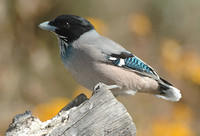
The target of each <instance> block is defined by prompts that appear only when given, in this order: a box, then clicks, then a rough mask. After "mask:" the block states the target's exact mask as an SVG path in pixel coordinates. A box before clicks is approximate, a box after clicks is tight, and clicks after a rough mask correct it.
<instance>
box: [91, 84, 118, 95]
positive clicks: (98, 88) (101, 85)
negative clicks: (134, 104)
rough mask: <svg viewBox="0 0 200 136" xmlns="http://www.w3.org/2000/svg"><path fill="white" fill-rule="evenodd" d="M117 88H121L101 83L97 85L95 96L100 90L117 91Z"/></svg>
mask: <svg viewBox="0 0 200 136" xmlns="http://www.w3.org/2000/svg"><path fill="white" fill-rule="evenodd" d="M116 88H119V86H117V85H106V84H104V83H101V82H100V83H98V84H97V85H95V87H94V91H93V94H94V93H97V92H98V91H99V90H100V89H103V90H111V89H116Z"/></svg>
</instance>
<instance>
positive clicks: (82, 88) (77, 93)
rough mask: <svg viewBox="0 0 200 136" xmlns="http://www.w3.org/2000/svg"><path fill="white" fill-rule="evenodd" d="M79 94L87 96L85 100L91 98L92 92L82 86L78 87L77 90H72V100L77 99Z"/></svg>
mask: <svg viewBox="0 0 200 136" xmlns="http://www.w3.org/2000/svg"><path fill="white" fill-rule="evenodd" d="M81 93H84V94H85V95H86V96H87V98H90V97H91V96H92V91H90V90H88V89H86V88H84V87H82V86H78V87H77V89H75V90H74V93H73V98H75V97H77V96H78V95H80V94H81Z"/></svg>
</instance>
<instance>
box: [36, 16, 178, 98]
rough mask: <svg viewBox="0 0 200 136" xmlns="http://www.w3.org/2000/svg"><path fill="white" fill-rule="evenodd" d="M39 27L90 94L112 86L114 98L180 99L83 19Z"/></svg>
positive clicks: (64, 19) (58, 20) (60, 19)
mask: <svg viewBox="0 0 200 136" xmlns="http://www.w3.org/2000/svg"><path fill="white" fill-rule="evenodd" d="M39 27H40V28H41V29H43V30H47V31H51V32H53V33H54V34H55V35H56V37H57V39H58V43H59V48H60V57H61V59H62V62H63V63H64V66H65V68H66V69H67V70H68V72H69V73H71V75H72V76H73V77H74V78H75V79H76V80H77V81H78V82H79V83H80V84H81V85H82V86H84V87H85V88H87V89H89V90H91V91H94V90H93V89H94V87H95V86H96V85H97V84H98V83H104V84H106V85H108V86H109V85H110V86H113V85H115V87H113V88H112V90H111V91H112V93H113V95H114V96H119V95H134V94H135V93H136V92H141V93H148V94H153V95H155V96H157V97H159V98H163V99H165V100H170V101H179V99H180V98H181V93H180V90H178V89H177V88H175V87H174V86H173V85H172V84H171V83H169V82H168V81H166V80H165V79H163V78H161V77H160V76H159V74H158V72H156V70H154V69H153V68H152V67H151V66H150V65H148V64H147V63H145V62H144V61H143V60H141V59H140V58H139V57H137V56H136V55H134V54H133V53H131V52H129V51H128V50H126V49H125V48H124V47H122V46H121V45H120V44H118V43H116V42H114V41H113V40H111V39H109V38H106V37H104V36H102V35H100V34H99V33H98V32H97V31H96V29H95V27H94V26H93V25H92V24H91V23H90V22H89V21H88V20H87V19H85V18H83V17H80V16H76V15H60V16H58V17H56V18H54V19H53V20H50V21H45V22H43V23H41V24H39Z"/></svg>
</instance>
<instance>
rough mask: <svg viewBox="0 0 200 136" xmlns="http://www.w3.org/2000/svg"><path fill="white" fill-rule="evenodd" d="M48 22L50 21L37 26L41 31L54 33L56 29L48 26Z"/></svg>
mask: <svg viewBox="0 0 200 136" xmlns="http://www.w3.org/2000/svg"><path fill="white" fill-rule="evenodd" d="M49 22H50V21H46V22H43V23H41V24H39V27H40V28H41V29H43V30H47V31H53V32H55V30H56V29H57V27H55V26H52V25H50V24H49Z"/></svg>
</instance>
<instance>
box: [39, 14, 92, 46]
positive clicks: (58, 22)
mask: <svg viewBox="0 0 200 136" xmlns="http://www.w3.org/2000/svg"><path fill="white" fill-rule="evenodd" d="M39 27H40V28H41V29H44V30H49V31H52V32H54V33H56V35H57V36H58V37H59V38H65V39H66V40H67V42H68V43H71V42H73V41H75V40H77V39H78V38H79V37H80V36H81V35H82V34H84V33H85V32H88V31H90V30H93V29H94V26H93V25H92V24H91V23H90V22H89V21H87V20H86V19H84V18H82V17H79V16H74V15H61V16H58V17H56V18H55V19H54V20H51V21H46V22H43V23H41V24H40V25H39Z"/></svg>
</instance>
